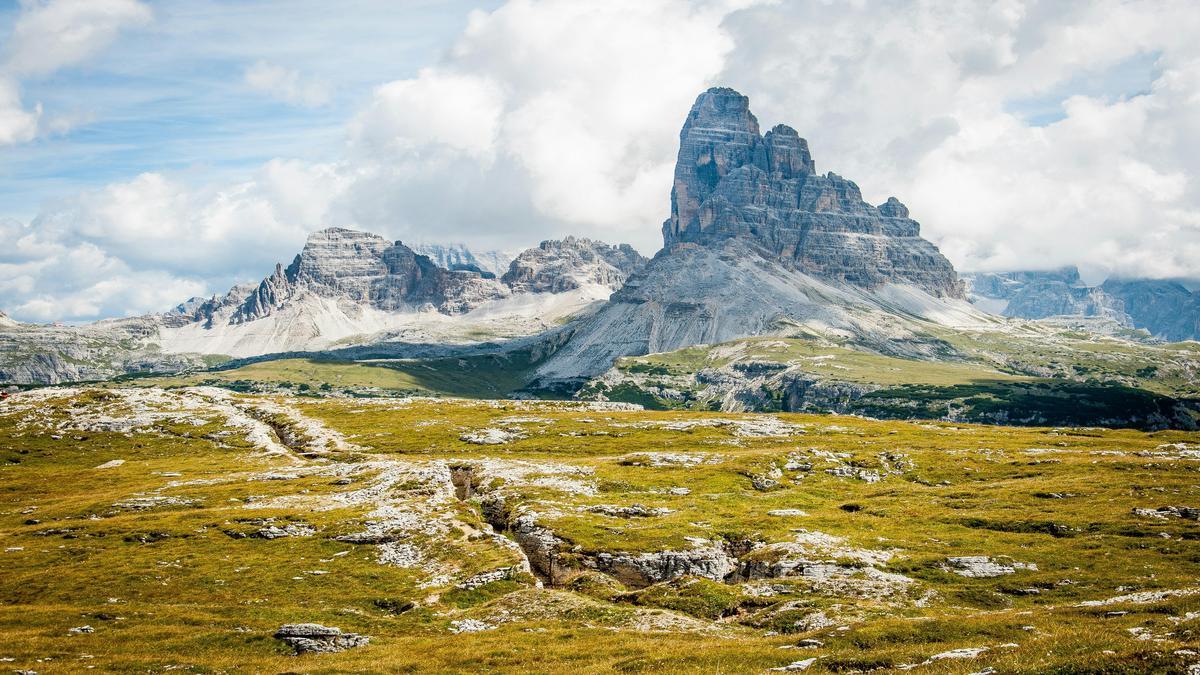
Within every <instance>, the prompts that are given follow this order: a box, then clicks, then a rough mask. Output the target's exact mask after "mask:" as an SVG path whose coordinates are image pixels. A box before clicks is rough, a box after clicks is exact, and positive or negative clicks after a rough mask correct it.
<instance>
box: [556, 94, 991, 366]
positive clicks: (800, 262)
mask: <svg viewBox="0 0 1200 675" xmlns="http://www.w3.org/2000/svg"><path fill="white" fill-rule="evenodd" d="M663 243H664V246H663V249H662V250H661V251H659V253H658V254H657V255H656V256H655V257H654V259H653V260H651V261H650V263H649V264H648V265H647V266H646V267H645V269H644V270H642V271H641V272H639V273H636V274H634V275H633V276H631V277H630V279H629V281H628V282H626V284H625V286H624V288H622V289H621V290H620V291H618V292H617V293H615V294H614V295H613V297H612V298H611V300H610V301H609V302H608V304H606V305H605V306H604V307H603V308H602V309H601V310H600V311H599V312H597V313H596V314H595V315H594V316H592V317H590V318H589V319H587V320H585V321H584V322H582V323H581V324H580V325H579V326H578V328H577V329H576V331H575V333H574V335H573V336H572V337H571V339H570V340H569V341H568V342H567V343H566V344H565V345H564V346H563V348H562V349H560V350H559V351H558V352H557V353H556V354H555V355H554V356H553V357H552V358H551V359H549V360H548V361H547V363H545V364H544V365H543V366H542V367H541V368H540V369H539V371H538V376H539V377H540V378H541V381H542V382H544V383H551V382H556V381H568V380H573V379H574V380H578V378H580V377H587V376H591V375H595V374H597V373H599V372H603V371H604V370H606V369H607V368H609V367H610V366H611V365H612V363H613V360H614V359H615V358H616V357H619V356H627V355H639V354H646V353H650V352H662V351H671V350H675V349H679V348H681V347H686V346H688V345H695V344H713V343H718V342H724V341H727V340H731V339H735V338H738V337H743V336H748V335H759V334H764V333H771V332H780V331H785V332H786V331H796V330H818V331H822V332H835V333H838V334H841V335H842V336H843V337H845V338H848V339H854V340H857V341H859V342H861V343H863V344H864V345H868V346H870V347H871V348H873V349H878V350H885V351H889V352H893V353H907V354H912V355H919V354H922V353H925V352H927V351H928V350H929V349H931V348H932V347H931V346H930V345H929V344H928V343H926V342H925V341H924V340H923V339H922V338H921V337H920V336H919V335H918V334H917V333H916V332H914V331H913V330H912V328H911V326H909V325H908V322H909V318H910V317H915V318H921V319H926V320H935V321H941V322H947V323H965V324H978V323H986V322H987V321H988V319H987V317H985V316H984V315H982V314H981V313H980V312H978V311H976V310H974V309H973V308H971V307H970V306H969V305H968V304H967V303H966V302H965V300H964V298H965V295H964V289H963V285H962V282H960V281H959V279H958V275H957V274H956V273H955V271H954V268H953V266H952V265H951V264H950V262H949V261H948V260H947V259H946V258H945V257H944V256H943V255H942V254H941V253H940V252H939V251H938V250H937V248H936V247H935V246H934V245H933V244H931V243H930V242H928V241H926V240H924V239H922V238H921V237H920V226H919V225H918V224H917V222H916V221H914V220H912V219H910V218H909V217H908V210H907V209H906V208H905V207H904V205H903V204H901V203H900V202H899V201H898V200H896V199H895V198H892V199H889V200H888V201H887V202H886V203H884V204H882V205H880V206H872V205H870V204H867V203H866V202H864V201H863V200H862V196H861V193H860V191H859V188H858V186H857V185H855V184H854V183H853V182H851V181H849V180H846V179H844V178H842V177H840V176H837V175H836V174H832V173H828V174H825V175H820V174H817V173H816V170H815V163H814V161H813V159H812V156H811V153H810V151H809V149H808V143H807V141H805V140H804V139H802V138H800V137H799V135H798V134H797V133H796V132H795V131H794V130H793V129H791V128H790V127H786V126H783V125H779V126H776V127H775V128H773V129H771V130H770V131H768V132H767V133H766V134H765V135H762V134H760V132H759V127H758V121H757V119H756V118H755V117H754V115H753V113H751V112H750V108H749V100H748V99H747V98H746V97H745V96H742V95H741V94H739V93H737V92H736V91H733V90H732V89H725V88H714V89H710V90H708V91H706V92H704V93H703V94H701V95H700V97H699V98H698V99H696V103H695V105H693V106H692V109H691V112H690V113H689V114H688V116H687V119H686V121H685V122H684V125H683V130H682V131H681V133H680V147H679V155H678V160H677V163H676V167H675V183H674V187H673V189H672V192H671V217H670V218H669V219H668V220H667V221H666V222H665V223H664V225H663Z"/></svg>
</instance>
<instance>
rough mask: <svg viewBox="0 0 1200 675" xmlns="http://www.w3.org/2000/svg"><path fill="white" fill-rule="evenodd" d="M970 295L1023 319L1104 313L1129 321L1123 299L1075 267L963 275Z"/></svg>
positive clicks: (1099, 315)
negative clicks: (1092, 282)
mask: <svg viewBox="0 0 1200 675" xmlns="http://www.w3.org/2000/svg"><path fill="white" fill-rule="evenodd" d="M964 279H966V280H967V283H968V287H969V289H970V294H971V297H972V299H973V300H974V301H975V302H976V303H978V304H981V305H982V306H984V308H985V309H988V310H989V311H994V312H996V313H997V314H1003V315H1005V316H1014V317H1020V318H1024V319H1044V318H1046V317H1051V316H1087V317H1104V318H1108V319H1112V320H1114V321H1116V322H1118V323H1120V324H1126V325H1127V324H1128V320H1127V317H1126V316H1125V311H1124V305H1123V304H1122V302H1121V301H1120V300H1119V299H1117V298H1115V297H1113V296H1111V295H1109V294H1108V293H1105V292H1104V291H1103V290H1102V289H1099V288H1092V287H1089V286H1087V285H1086V284H1084V283H1083V281H1082V280H1081V279H1080V278H1079V270H1078V269H1076V268H1075V267H1063V268H1061V269H1057V270H1050V271H1045V272H1041V271H1030V272H1005V273H994V272H987V273H981V274H975V275H966V276H964Z"/></svg>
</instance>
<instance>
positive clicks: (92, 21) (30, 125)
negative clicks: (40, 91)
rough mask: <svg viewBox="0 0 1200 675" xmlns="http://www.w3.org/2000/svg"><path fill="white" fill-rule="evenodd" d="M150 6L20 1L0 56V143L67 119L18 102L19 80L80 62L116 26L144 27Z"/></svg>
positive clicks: (60, 126)
mask: <svg viewBox="0 0 1200 675" xmlns="http://www.w3.org/2000/svg"><path fill="white" fill-rule="evenodd" d="M151 18H152V14H151V12H150V8H149V7H147V6H146V5H144V4H142V3H141V2H139V1H138V0H22V2H21V13H20V15H19V16H18V17H17V20H16V23H15V24H14V26H13V30H12V34H11V35H10V36H9V37H8V40H7V43H6V45H5V47H4V49H3V52H2V54H0V58H2V59H3V60H2V61H0V145H13V144H16V143H25V142H28V141H31V140H33V139H34V138H36V137H37V136H38V135H39V134H40V133H46V132H61V131H64V130H65V129H67V128H68V127H69V126H71V121H70V120H68V119H67V118H55V119H52V120H49V121H48V123H47V122H46V121H43V120H42V105H41V103H38V104H35V105H34V107H33V110H27V109H26V108H25V107H24V106H23V105H22V103H21V93H20V84H19V82H20V79H22V78H29V77H43V76H47V75H50V74H52V73H54V72H55V71H57V70H60V69H62V68H65V67H68V66H74V65H78V64H80V63H83V62H84V61H86V60H87V59H88V58H90V57H92V56H94V55H95V54H96V53H97V52H99V51H100V50H102V49H104V48H105V47H107V46H108V45H109V44H110V43H111V42H112V41H113V40H114V39H115V38H116V36H117V33H119V32H120V31H121V30H122V29H124V28H127V27H131V26H138V25H144V24H146V23H149V22H150V20H151Z"/></svg>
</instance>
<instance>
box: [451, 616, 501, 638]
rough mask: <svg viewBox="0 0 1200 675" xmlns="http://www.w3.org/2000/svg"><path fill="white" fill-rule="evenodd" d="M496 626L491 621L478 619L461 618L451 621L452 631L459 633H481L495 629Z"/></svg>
mask: <svg viewBox="0 0 1200 675" xmlns="http://www.w3.org/2000/svg"><path fill="white" fill-rule="evenodd" d="M495 629H496V627H495V626H493V625H492V624H490V623H485V622H483V621H479V620H478V619H460V620H458V621H451V622H450V632H451V633H454V634H456V635H457V634H458V633H479V632H482V631H485V630H495Z"/></svg>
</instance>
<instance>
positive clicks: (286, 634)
mask: <svg viewBox="0 0 1200 675" xmlns="http://www.w3.org/2000/svg"><path fill="white" fill-rule="evenodd" d="M275 639H277V640H282V641H283V642H284V643H286V644H287V645H288V646H289V647H291V648H292V649H295V650H296V653H297V654H307V653H316V654H329V653H333V652H343V651H346V650H347V649H351V648H354V647H362V646H363V645H365V644H367V643H368V642H370V641H371V638H369V637H367V636H366V635H359V634H358V633H343V632H342V630H341V629H340V628H333V627H330V626H322V625H321V624H319V623H289V624H284V625H283V626H281V627H280V628H279V630H278V631H276V632H275Z"/></svg>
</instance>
